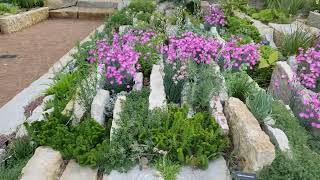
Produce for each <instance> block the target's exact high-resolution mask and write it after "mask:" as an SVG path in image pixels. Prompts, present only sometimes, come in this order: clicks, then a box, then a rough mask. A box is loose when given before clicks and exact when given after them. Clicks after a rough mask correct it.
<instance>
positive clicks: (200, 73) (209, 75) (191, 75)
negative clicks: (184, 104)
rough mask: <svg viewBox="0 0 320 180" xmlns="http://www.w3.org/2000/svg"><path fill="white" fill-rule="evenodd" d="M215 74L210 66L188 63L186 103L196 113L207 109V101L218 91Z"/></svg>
mask: <svg viewBox="0 0 320 180" xmlns="http://www.w3.org/2000/svg"><path fill="white" fill-rule="evenodd" d="M216 79H217V74H216V73H215V70H214V68H213V67H212V66H211V65H207V64H197V63H195V62H193V61H190V62H189V64H188V84H189V85H190V88H188V89H189V92H187V95H188V98H187V99H188V103H189V104H190V105H191V106H192V107H193V109H194V110H196V111H206V110H208V109H209V101H210V99H211V98H212V96H213V93H214V92H216V91H217V90H218V85H217V82H216Z"/></svg>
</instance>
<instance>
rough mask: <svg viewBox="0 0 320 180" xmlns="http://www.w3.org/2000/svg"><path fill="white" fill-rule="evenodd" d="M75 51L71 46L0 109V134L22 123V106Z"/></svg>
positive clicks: (39, 90) (69, 59)
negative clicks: (44, 72)
mask: <svg viewBox="0 0 320 180" xmlns="http://www.w3.org/2000/svg"><path fill="white" fill-rule="evenodd" d="M103 29H104V25H101V26H99V27H98V28H97V29H95V30H94V31H93V32H91V33H90V34H89V35H88V36H87V37H86V38H85V39H84V40H82V41H81V44H82V43H84V42H87V41H89V40H90V37H91V35H93V34H94V33H95V32H96V31H98V32H102V31H103ZM76 52H77V49H76V47H74V48H72V49H71V50H70V51H69V52H68V53H66V54H65V55H64V56H63V57H61V58H60V59H59V61H58V62H56V63H55V64H54V65H53V66H52V67H51V68H50V69H49V70H48V72H47V73H46V74H44V75H43V76H41V77H40V78H39V79H37V80H36V81H34V82H33V83H31V84H30V85H29V87H27V88H25V89H24V90H22V91H21V92H20V93H19V94H17V95H16V96H15V97H14V98H12V99H11V100H10V101H9V102H8V103H6V104H5V105H4V106H3V107H2V108H1V109H0V124H1V126H0V134H6V135H9V134H11V133H13V132H15V131H16V128H17V127H18V126H19V125H21V124H23V123H24V121H25V116H24V107H25V106H26V105H27V104H28V103H29V102H31V101H32V100H33V99H35V98H36V97H38V96H39V95H41V94H42V93H43V92H44V91H46V90H47V89H48V87H49V85H50V84H52V83H53V79H52V78H54V76H55V74H56V73H57V72H60V71H61V70H63V68H64V67H65V66H66V65H67V64H68V63H70V62H72V61H73V57H72V54H74V53H76Z"/></svg>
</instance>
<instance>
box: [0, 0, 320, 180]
mask: <svg viewBox="0 0 320 180" xmlns="http://www.w3.org/2000/svg"><path fill="white" fill-rule="evenodd" d="M118 3H119V5H118V10H117V11H114V13H113V14H112V15H111V16H109V17H107V18H106V19H105V21H104V25H103V26H100V27H99V28H97V30H96V32H95V33H94V34H92V35H91V36H90V38H88V39H85V40H84V41H82V42H81V43H79V44H77V45H76V47H75V48H74V49H72V50H71V51H70V52H69V53H68V54H66V55H65V56H64V57H63V58H62V59H61V60H60V61H59V62H58V63H57V64H55V65H54V67H53V68H52V69H50V72H51V73H52V74H54V75H52V74H51V75H50V76H49V77H50V79H51V80H50V81H48V82H50V83H49V84H46V86H45V88H43V87H42V91H41V92H40V93H38V94H37V96H36V97H34V98H33V100H32V101H30V102H28V104H27V105H26V106H25V107H23V108H24V112H23V119H22V120H21V122H22V123H20V124H19V125H18V126H15V125H8V126H6V127H8V128H7V129H6V130H7V131H4V130H3V132H1V131H0V133H1V134H0V179H4V180H10V179H13V180H15V179H22V180H38V179H39V180H44V179H61V180H74V179H83V180H98V179H99V180H102V179H103V180H119V179H127V180H144V179H147V180H153V179H164V180H174V179H178V180H185V179H190V180H198V179H203V180H212V179H217V180H224V179H246V178H247V179H263V180H269V179H297V180H300V179H306V180H316V179H320V164H319V161H320V138H319V135H320V130H319V129H320V38H319V32H320V30H319V29H318V27H319V25H320V24H319V23H320V22H319V18H317V16H318V11H319V10H320V2H318V1H313V0H310V1H308V3H306V1H302V0H290V1H289V0H278V1H273V0H264V1H246V0H227V1H220V2H219V1H210V2H209V1H198V0H181V1H179V0H176V1H165V0H160V1H153V0H132V1H128V2H127V1H121V2H120V1H119V2H118ZM5 6H8V7H10V8H14V7H15V6H14V5H8V4H5ZM0 8H1V4H0ZM10 8H9V9H10ZM0 10H1V9H0ZM7 11H10V10H7ZM0 12H1V11H0ZM45 82H47V81H45ZM30 92H31V91H30ZM1 113H3V112H1V111H0V116H1ZM11 113H14V112H11ZM0 118H1V117H0ZM6 121H7V122H8V124H10V123H9V122H10V119H6ZM9 127H10V128H9ZM9 129H10V130H9Z"/></svg>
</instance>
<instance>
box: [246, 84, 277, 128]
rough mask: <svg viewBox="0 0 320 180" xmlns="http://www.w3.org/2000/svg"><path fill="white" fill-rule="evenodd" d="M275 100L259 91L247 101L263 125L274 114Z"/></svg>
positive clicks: (264, 92)
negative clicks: (273, 103) (273, 104)
mask: <svg viewBox="0 0 320 180" xmlns="http://www.w3.org/2000/svg"><path fill="white" fill-rule="evenodd" d="M272 102H273V99H272V97H271V95H269V94H268V93H267V92H266V91H264V90H259V91H257V92H255V93H253V94H251V95H250V96H248V97H247V99H246V105H247V106H248V108H249V109H250V111H251V113H252V114H253V115H254V117H256V118H257V120H258V121H259V122H260V123H262V122H263V121H264V120H265V118H267V117H268V116H270V114H271V112H272Z"/></svg>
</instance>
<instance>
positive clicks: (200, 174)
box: [177, 157, 231, 180]
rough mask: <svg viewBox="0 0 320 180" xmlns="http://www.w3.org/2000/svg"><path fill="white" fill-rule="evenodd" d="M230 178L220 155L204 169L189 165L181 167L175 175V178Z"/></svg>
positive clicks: (195, 179)
mask: <svg viewBox="0 0 320 180" xmlns="http://www.w3.org/2000/svg"><path fill="white" fill-rule="evenodd" d="M214 179H217V180H231V176H230V172H229V169H228V167H227V163H226V161H225V160H224V158H223V157H220V158H218V159H216V160H214V161H211V162H210V163H209V167H208V169H206V170H200V169H193V168H190V167H184V168H182V170H181V172H180V173H179V174H178V175H177V180H214Z"/></svg>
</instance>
